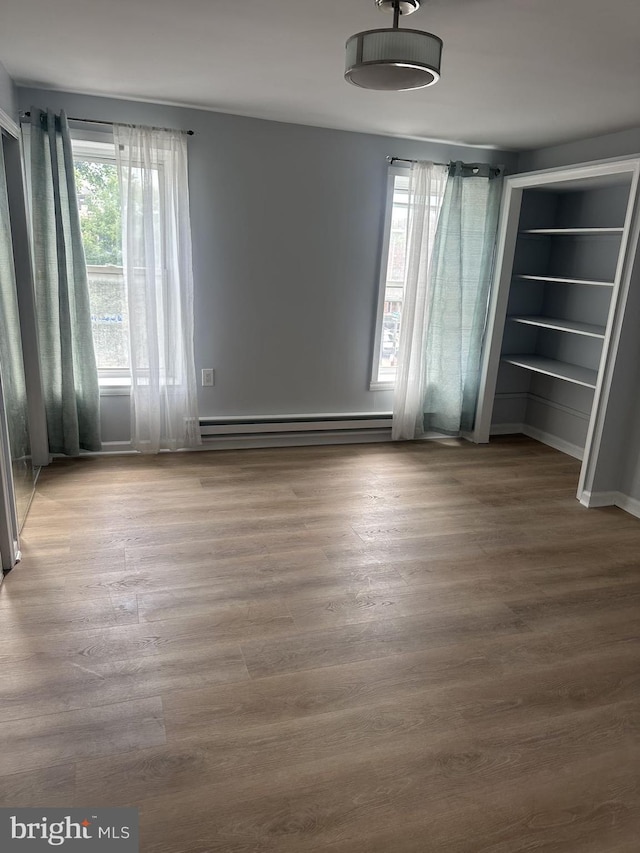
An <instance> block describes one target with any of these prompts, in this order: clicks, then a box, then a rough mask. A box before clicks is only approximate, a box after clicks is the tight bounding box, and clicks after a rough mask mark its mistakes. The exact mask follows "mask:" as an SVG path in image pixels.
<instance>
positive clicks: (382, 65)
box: [344, 0, 442, 92]
mask: <svg viewBox="0 0 640 853" xmlns="http://www.w3.org/2000/svg"><path fill="white" fill-rule="evenodd" d="M421 2H422V0H375V5H376V7H377V8H378V9H380V10H381V11H383V12H393V26H392V27H387V28H384V29H376V30H365V31H364V32H361V33H356V34H355V35H354V36H351V38H350V39H348V40H347V45H346V48H347V59H346V68H345V72H344V76H345V80H347V81H348V82H349V83H353V84H354V86H360V88H362V89H378V90H381V91H387V92H402V91H405V90H407V89H423V88H425V87H426V86H432V85H433V84H434V83H437V81H438V80H439V79H440V60H441V57H442V39H440V38H438V36H434V35H433V34H432V33H425V32H423V31H422V30H409V29H402V30H401V29H400V15H411V14H412V13H413V12H416V11H417V10H418V9H419V8H420V4H421Z"/></svg>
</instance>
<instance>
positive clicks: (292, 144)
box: [18, 89, 516, 441]
mask: <svg viewBox="0 0 640 853" xmlns="http://www.w3.org/2000/svg"><path fill="white" fill-rule="evenodd" d="M18 96H19V105H20V108H21V109H28V108H29V107H30V106H31V105H34V106H40V107H49V108H52V109H55V110H59V109H61V108H63V109H65V110H66V112H67V115H69V116H71V117H80V118H93V119H104V120H107V121H122V122H133V123H138V124H153V125H162V126H170V127H178V128H183V129H187V128H190V129H192V130H194V131H195V136H193V137H189V143H188V144H189V168H190V200H191V224H192V230H193V265H194V275H195V289H196V292H195V298H196V339H195V358H196V367H197V370H198V378H199V371H200V370H201V368H203V367H213V368H214V369H215V371H216V385H215V387H214V388H200V389H199V401H200V414H201V416H203V417H211V416H232V415H269V414H298V413H300V414H311V413H347V412H383V411H390V409H391V393H390V392H383V391H376V392H371V391H369V390H368V383H369V378H370V362H371V353H372V346H373V329H374V319H375V308H376V296H377V287H378V263H379V251H380V240H381V228H382V222H383V212H384V211H383V207H384V200H385V191H386V177H387V162H386V159H385V158H386V156H387V155H394V156H398V157H406V158H421V159H432V160H435V161H438V162H446V161H448V160H450V159H462V160H466V161H476V160H481V161H485V162H491V163H494V164H495V163H504V164H505V165H506V166H507V168H508V169H510V170H512V171H513V168H514V166H515V160H516V157H515V155H514V154H512V153H510V154H506V153H504V152H496V151H488V150H482V149H474V148H464V147H456V146H452V145H445V144H431V143H425V142H415V141H410V140H403V139H395V138H387V137H380V136H370V135H365V134H357V133H349V132H343V131H335V130H326V129H321V128H315V127H306V126H301V125H293V124H283V123H278V122H269V121H262V120H257V119H250V118H244V117H239V116H232V115H225V114H222V113H214V112H204V111H200V110H192V109H182V108H177V107H168V106H160V105H154V104H145V103H135V102H131V101H121V100H115V99H109V98H95V97H89V96H81V95H73V94H66V93H60V92H53V91H46V90H29V89H19V90H18ZM116 400H117V398H113V397H112V398H109V397H103V399H102V403H103V409H104V411H105V416H104V428H105V431H104V434H103V439H104V440H105V441H112V440H113V441H116V440H122V439H123V436H125V433H126V430H125V420H126V419H128V412H127V409H126V407H124V406H122V401H120V403H118V402H116ZM125 437H126V436H125Z"/></svg>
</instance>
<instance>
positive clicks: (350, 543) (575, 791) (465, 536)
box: [0, 438, 640, 853]
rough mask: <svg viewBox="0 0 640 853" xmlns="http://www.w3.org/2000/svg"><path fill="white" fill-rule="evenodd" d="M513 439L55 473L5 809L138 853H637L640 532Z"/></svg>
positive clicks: (570, 471)
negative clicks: (125, 824)
mask: <svg viewBox="0 0 640 853" xmlns="http://www.w3.org/2000/svg"><path fill="white" fill-rule="evenodd" d="M577 478H578V463H577V462H576V461H575V460H573V459H570V458H569V457H567V456H564V455H562V454H560V453H557V452H555V451H553V450H551V449H549V448H547V447H545V446H543V445H540V444H537V443H535V442H533V441H530V440H528V439H524V438H523V439H520V438H510V439H501V440H496V441H493V442H492V443H491V444H490V445H489V446H485V447H474V446H472V445H469V444H465V443H458V442H457V441H446V442H442V443H434V442H427V443H416V444H402V445H391V444H382V445H361V446H353V445H351V446H342V447H315V448H289V449H269V450H245V451H238V452H235V451H233V452H232V451H226V452H208V453H207V452H202V453H191V454H180V455H161V456H159V457H156V458H150V459H149V458H139V457H120V458H104V457H102V458H95V459H80V460H73V461H56V462H55V463H54V464H53V465H52V466H51V467H50V468H49V469H47V470H45V471H43V473H42V476H41V479H40V483H39V486H38V490H37V496H36V498H35V501H34V503H33V506H32V509H31V513H30V517H29V519H28V521H27V524H26V527H25V530H24V536H23V553H24V559H23V562H22V564H21V565H20V566H19V567H18V568H17V569H15V570H14V571H13V572H12V573H11V574H10V575H9V576H8V577H7V578H6V580H5V582H4V584H3V586H2V587H1V588H0V675H1V679H0V805H2V806H5V805H6V806H45V805H46V806H67V807H68V806H106V805H134V806H138V807H139V809H140V819H141V837H142V844H141V850H142V851H143V853H209V852H210V851H211V853H213V851H216V853H218V852H219V853H240V852H241V851H242V853H262V851H265V852H266V851H269V853H321V851H322V853H441V851H442V853H518V851H529V853H530V851H544V853H556V851H557V853H637V851H638V850H640V666H639V662H640V648H639V645H640V644H639V642H638V633H639V629H640V568H639V567H640V521H639V520H638V519H635V518H633V517H632V516H630V515H628V514H625V513H624V512H622V511H621V510H618V509H613V508H607V509H600V510H586V509H584V508H583V507H581V506H580V505H579V504H578V502H577V501H576V500H575V489H576V484H577Z"/></svg>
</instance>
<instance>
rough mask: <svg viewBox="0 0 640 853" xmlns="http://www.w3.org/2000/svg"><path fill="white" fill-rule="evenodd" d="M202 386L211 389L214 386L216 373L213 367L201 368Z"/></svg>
mask: <svg viewBox="0 0 640 853" xmlns="http://www.w3.org/2000/svg"><path fill="white" fill-rule="evenodd" d="M202 384H203V386H204V387H211V386H212V385H215V384H216V372H215V370H214V369H213V367H203V368H202Z"/></svg>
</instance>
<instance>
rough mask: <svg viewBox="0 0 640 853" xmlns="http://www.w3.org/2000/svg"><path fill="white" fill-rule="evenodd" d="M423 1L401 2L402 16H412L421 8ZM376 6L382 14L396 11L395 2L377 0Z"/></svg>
mask: <svg viewBox="0 0 640 853" xmlns="http://www.w3.org/2000/svg"><path fill="white" fill-rule="evenodd" d="M421 2H422V0H400V14H401V15H412V14H413V13H414V12H417V11H418V9H419V8H420V3H421ZM376 6H377V7H378V9H380V11H382V12H393V11H394V8H395V6H394V0H376Z"/></svg>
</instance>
